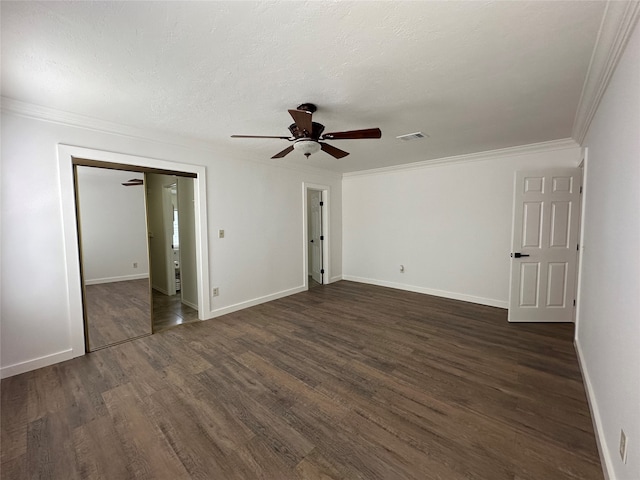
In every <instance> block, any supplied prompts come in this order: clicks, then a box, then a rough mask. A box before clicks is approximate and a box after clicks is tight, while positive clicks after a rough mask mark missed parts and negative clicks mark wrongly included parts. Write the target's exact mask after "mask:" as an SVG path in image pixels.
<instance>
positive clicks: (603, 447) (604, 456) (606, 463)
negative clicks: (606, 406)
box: [573, 338, 614, 480]
mask: <svg viewBox="0 0 640 480" xmlns="http://www.w3.org/2000/svg"><path fill="white" fill-rule="evenodd" d="M573 346H574V348H575V349H576V356H577V357H578V365H579V366H580V372H581V373H582V383H584V389H585V390H586V392H587V403H588V404H589V410H590V411H591V422H592V423H593V430H594V432H595V434H596V444H597V445H598V453H599V454H600V464H601V466H602V473H603V474H604V478H605V480H612V479H613V478H614V476H613V473H612V472H613V467H612V465H613V463H612V459H611V455H609V449H608V448H607V442H606V440H605V438H604V434H603V433H602V432H603V428H602V418H600V410H599V409H598V402H596V397H595V396H594V394H593V386H592V385H591V379H590V377H589V371H588V370H587V365H586V364H585V363H584V362H583V360H582V348H581V347H580V342H579V341H578V338H575V339H574V341H573Z"/></svg>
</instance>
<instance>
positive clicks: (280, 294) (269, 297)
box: [209, 285, 308, 319]
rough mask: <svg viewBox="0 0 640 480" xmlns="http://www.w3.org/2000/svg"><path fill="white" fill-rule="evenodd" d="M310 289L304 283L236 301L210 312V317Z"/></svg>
mask: <svg viewBox="0 0 640 480" xmlns="http://www.w3.org/2000/svg"><path fill="white" fill-rule="evenodd" d="M307 290H308V287H307V286H306V285H302V286H300V287H295V288H290V289H289V290H282V291H280V292H276V293H272V294H270V295H265V296H264V297H258V298H254V299H253V300H246V301H244V302H240V303H236V304H234V305H229V306H228V307H222V308H218V309H216V310H212V311H211V312H210V316H209V318H210V319H211V318H216V317H221V316H222V315H227V314H229V313H233V312H237V311H238V310H244V309H245V308H249V307H255V306H256V305H260V304H261V303H267V302H271V301H273V300H278V299H279V298H283V297H288V296H289V295H294V294H296V293H300V292H305V291H307Z"/></svg>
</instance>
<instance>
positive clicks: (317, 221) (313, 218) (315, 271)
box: [308, 190, 323, 283]
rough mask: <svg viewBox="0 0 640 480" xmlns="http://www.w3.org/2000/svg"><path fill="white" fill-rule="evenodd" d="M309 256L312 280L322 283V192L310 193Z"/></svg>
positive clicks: (313, 191) (312, 191) (311, 191)
mask: <svg viewBox="0 0 640 480" xmlns="http://www.w3.org/2000/svg"><path fill="white" fill-rule="evenodd" d="M308 202H309V255H310V257H311V259H310V260H311V261H310V262H309V263H310V270H311V278H313V279H314V280H315V281H316V282H318V283H323V282H322V192H320V191H318V190H310V191H309V197H308Z"/></svg>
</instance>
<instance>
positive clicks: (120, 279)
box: [84, 273, 149, 285]
mask: <svg viewBox="0 0 640 480" xmlns="http://www.w3.org/2000/svg"><path fill="white" fill-rule="evenodd" d="M145 278H149V274H148V273H141V274H136V275H121V276H119V277H104V278H92V279H91V280H85V281H84V284H85V285H99V284H101V283H115V282H126V281H128V280H142V279H145Z"/></svg>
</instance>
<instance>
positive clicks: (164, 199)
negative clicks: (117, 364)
mask: <svg viewBox="0 0 640 480" xmlns="http://www.w3.org/2000/svg"><path fill="white" fill-rule="evenodd" d="M146 178H147V199H148V200H147V204H148V205H149V251H150V252H151V279H152V282H151V292H152V299H153V330H154V332H157V331H160V330H164V329H166V328H169V327H173V326H176V325H181V324H184V323H191V322H194V321H197V320H198V291H197V286H198V284H197V276H196V255H195V225H194V220H195V219H194V210H193V179H191V178H185V177H181V176H177V175H162V174H158V173H149V174H147V175H146Z"/></svg>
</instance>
